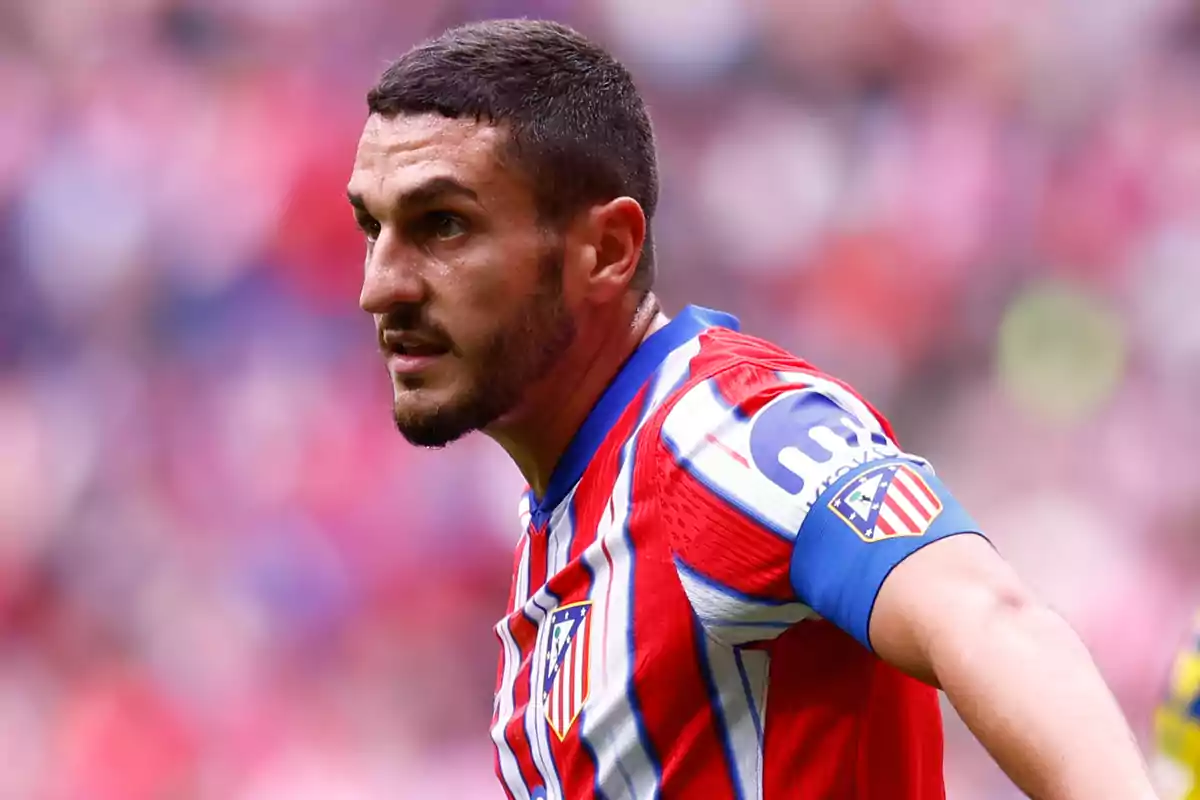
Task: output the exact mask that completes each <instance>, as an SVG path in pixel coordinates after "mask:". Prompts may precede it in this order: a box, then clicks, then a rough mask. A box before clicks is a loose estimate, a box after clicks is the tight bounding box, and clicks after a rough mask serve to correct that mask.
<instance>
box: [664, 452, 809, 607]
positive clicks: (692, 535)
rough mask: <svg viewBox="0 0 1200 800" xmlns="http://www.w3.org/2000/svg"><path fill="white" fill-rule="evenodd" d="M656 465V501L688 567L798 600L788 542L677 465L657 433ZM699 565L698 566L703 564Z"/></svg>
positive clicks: (740, 587)
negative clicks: (794, 587)
mask: <svg viewBox="0 0 1200 800" xmlns="http://www.w3.org/2000/svg"><path fill="white" fill-rule="evenodd" d="M655 438H656V440H657V442H656V444H657V449H658V452H657V457H654V458H653V459H651V458H650V456H649V454H648V456H647V460H653V466H652V468H655V469H658V470H660V476H659V480H658V485H657V494H656V501H657V503H658V507H659V510H660V511H661V513H662V514H663V516H664V517H665V518H666V520H668V524H667V525H666V526H665V527H666V528H667V529H668V530H669V531H670V538H671V545H672V548H673V550H674V552H675V554H677V555H678V556H679V557H680V558H682V559H683V560H684V562H686V563H687V564H688V566H689V567H692V568H693V569H696V570H697V571H698V572H700V573H701V574H702V575H704V576H705V577H707V578H710V579H712V580H714V581H716V582H717V583H720V584H723V585H725V586H728V587H729V588H731V589H734V590H736V591H738V592H741V593H742V594H747V595H751V596H752V597H762V598H767V599H771V600H778V601H782V602H791V601H794V600H795V599H796V593H795V590H793V589H792V583H791V576H790V573H789V570H790V565H791V558H792V543H791V542H788V541H785V540H784V539H782V538H780V537H779V536H776V535H775V534H774V533H771V532H770V531H768V530H767V529H766V528H764V527H763V526H762V525H760V524H758V523H757V522H754V521H752V520H751V519H750V518H748V517H747V516H745V515H744V514H742V513H741V512H740V511H738V510H737V509H735V508H734V507H733V506H731V505H729V504H728V503H727V502H725V501H724V500H723V499H721V498H719V497H717V496H716V495H714V494H713V493H712V492H711V491H709V489H708V487H706V486H705V485H704V484H702V483H700V481H698V480H696V479H695V478H693V477H692V476H691V475H690V474H688V473H686V472H684V471H683V470H681V469H675V468H673V465H674V456H672V454H671V453H670V451H669V450H667V448H666V446H665V445H664V444H662V442H661V437H657V436H656V437H655ZM701 565H702V566H701Z"/></svg>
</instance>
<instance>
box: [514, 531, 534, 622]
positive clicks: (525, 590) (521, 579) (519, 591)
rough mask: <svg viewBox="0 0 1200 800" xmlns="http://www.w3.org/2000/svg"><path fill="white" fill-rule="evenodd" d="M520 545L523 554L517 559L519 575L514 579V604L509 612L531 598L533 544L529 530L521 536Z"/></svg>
mask: <svg viewBox="0 0 1200 800" xmlns="http://www.w3.org/2000/svg"><path fill="white" fill-rule="evenodd" d="M518 546H519V547H520V548H521V556H520V558H519V560H518V561H517V577H516V580H514V581H513V604H512V608H510V609H509V610H508V613H509V614H512V613H513V612H515V611H516V610H517V609H518V608H520V607H521V606H523V605H525V601H526V600H528V599H529V553H530V550H531V549H532V547H533V545H532V543H531V542H530V541H529V533H528V532H526V533H525V534H524V535H523V536H522V537H521V543H520V544H519V545H518Z"/></svg>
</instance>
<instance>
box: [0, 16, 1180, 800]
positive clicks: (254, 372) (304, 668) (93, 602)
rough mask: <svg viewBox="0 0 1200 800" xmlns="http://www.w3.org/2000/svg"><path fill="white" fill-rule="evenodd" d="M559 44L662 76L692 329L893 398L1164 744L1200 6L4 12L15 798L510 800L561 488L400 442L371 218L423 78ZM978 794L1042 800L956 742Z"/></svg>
mask: <svg viewBox="0 0 1200 800" xmlns="http://www.w3.org/2000/svg"><path fill="white" fill-rule="evenodd" d="M518 15H528V16H543V17H552V18H556V19H559V20H562V21H564V22H567V23H569V24H572V25H575V26H576V27H578V28H580V29H581V30H583V31H585V32H586V33H588V34H589V35H591V36H593V37H595V38H596V39H597V40H599V41H601V42H602V43H604V44H605V45H607V46H608V47H610V48H611V49H612V50H613V51H614V52H615V53H616V54H617V55H618V56H619V57H620V58H622V59H623V60H624V61H626V63H628V64H629V66H630V67H631V69H632V70H633V72H634V74H635V76H636V77H637V80H638V82H639V85H640V86H641V88H642V89H643V92H644V94H645V96H646V99H647V101H648V103H649V105H650V109H651V113H652V116H653V119H654V122H655V126H656V131H657V134H658V137H659V144H660V153H661V171H662V178H663V195H662V201H661V203H660V211H659V213H658V216H657V218H656V220H655V229H656V236H655V238H656V240H657V243H658V248H659V264H660V270H661V274H660V280H659V286H658V290H659V292H660V294H661V296H662V297H663V299H664V301H665V304H666V306H667V308H668V310H671V311H675V310H678V309H679V308H680V307H681V306H682V305H684V304H685V303H689V302H698V303H701V304H707V305H711V306H716V307H720V308H723V309H724V310H727V311H730V312H733V313H735V314H738V315H739V316H740V317H741V318H742V320H743V327H744V328H745V329H746V330H748V331H749V332H751V333H754V334H758V335H762V336H765V337H768V338H772V339H775V340H777V341H779V342H780V343H781V344H783V345H785V346H787V347H788V348H790V349H792V350H794V351H795V352H797V353H798V354H800V355H802V356H804V357H806V358H808V359H810V360H811V361H813V362H814V363H815V364H817V365H818V366H819V367H821V368H822V369H824V370H826V371H829V372H832V373H834V374H836V375H838V376H839V377H841V378H844V379H846V380H848V381H850V382H851V383H853V384H854V385H855V386H856V387H857V388H859V389H860V390H861V391H862V392H863V393H864V394H865V395H866V396H867V397H868V399H870V400H871V401H872V402H873V403H874V404H875V405H877V406H878V407H879V408H880V409H881V410H882V411H883V412H884V413H885V414H887V415H888V416H889V417H890V418H891V419H892V420H893V422H894V423H895V424H896V428H897V430H898V432H899V437H900V440H901V444H902V445H903V446H905V447H906V448H907V449H909V450H911V451H913V452H916V453H920V454H921V455H924V456H926V457H928V458H930V459H931V460H932V461H933V463H934V464H935V465H936V466H937V468H938V471H939V473H940V475H941V476H942V477H943V479H944V480H945V481H946V483H947V484H948V485H949V486H950V487H951V489H952V490H953V491H954V493H955V495H956V496H957V497H959V498H960V499H961V500H962V501H963V502H964V503H965V504H966V506H967V507H968V508H969V509H970V510H971V513H972V515H973V516H974V517H975V518H977V519H978V520H979V521H980V522H981V523H982V524H983V525H984V526H985V528H986V529H987V531H988V532H989V534H990V536H991V538H992V540H993V541H994V542H995V543H996V545H997V546H998V547H999V548H1000V550H1001V552H1002V553H1003V554H1004V555H1005V556H1006V557H1007V558H1009V559H1010V560H1011V561H1012V562H1013V563H1014V564H1015V565H1016V566H1017V568H1018V569H1019V570H1020V571H1021V573H1022V574H1023V575H1024V576H1025V577H1026V578H1027V579H1028V580H1029V581H1030V583H1032V584H1033V586H1034V587H1035V588H1036V589H1037V590H1038V591H1039V592H1040V593H1041V594H1042V595H1043V596H1045V597H1046V598H1047V599H1048V600H1049V601H1050V602H1051V603H1052V604H1053V605H1054V606H1055V607H1056V608H1058V609H1059V610H1060V611H1061V612H1062V613H1063V614H1064V615H1065V616H1066V617H1067V618H1068V619H1069V620H1070V622H1071V623H1072V624H1073V625H1075V627H1076V628H1077V629H1078V630H1079V631H1080V633H1081V635H1082V636H1083V637H1084V639H1085V640H1086V642H1087V643H1088V645H1089V647H1090V648H1091V649H1092V652H1093V653H1094V655H1095V657H1096V659H1097V661H1098V663H1099V665H1100V667H1101V669H1102V671H1103V673H1104V675H1105V677H1106V678H1107V680H1108V681H1109V683H1110V685H1111V686H1112V687H1113V689H1114V691H1115V692H1116V694H1117V697H1118V699H1119V700H1120V702H1121V703H1122V706H1123V707H1124V709H1125V710H1126V712H1127V714H1128V715H1129V717H1130V719H1131V721H1132V723H1133V725H1134V726H1135V728H1136V730H1137V732H1138V734H1139V736H1140V737H1142V741H1143V743H1144V745H1145V746H1146V748H1147V751H1149V750H1150V749H1151V747H1152V745H1153V744H1154V739H1153V734H1154V709H1155V708H1156V706H1157V705H1158V703H1159V702H1160V700H1161V687H1162V686H1163V684H1164V681H1165V679H1166V676H1167V674H1168V672H1169V669H1170V665H1171V663H1172V658H1173V651H1174V648H1175V645H1176V644H1177V642H1178V638H1179V633H1180V631H1183V630H1186V629H1187V625H1188V620H1189V615H1190V614H1191V610H1192V609H1193V608H1195V607H1196V606H1197V605H1198V604H1200V581H1197V578H1196V576H1197V575H1200V470H1198V469H1197V468H1196V464H1197V455H1198V454H1200V421H1198V420H1200V415H1198V414H1197V413H1196V409H1197V408H1198V407H1200V313H1198V309H1200V4H1197V3H1195V2H1191V1H1190V0H1043V2H1038V3H1020V2H1011V0H972V2H962V1H961V0H838V2H829V1H828V0H821V1H819V2H818V0H811V1H810V0H654V2H645V1H644V0H577V1H574V2H572V1H569V0H424V1H423V2H394V1H392V0H359V1H358V2H354V3H346V2H339V1H338V0H104V2H90V1H89V0H7V2H4V3H2V4H0V98H3V100H2V102H0V107H2V109H3V111H2V115H3V119H4V122H3V124H2V125H0V753H2V754H4V768H3V769H0V798H16V799H17V800H26V799H27V798H31V799H34V800H38V799H40V798H50V799H54V798H87V800H110V799H111V800H126V799H127V798H128V799H130V800H139V798H156V799H157V798H164V797H170V798H180V799H188V800H190V799H191V798H218V799H219V800H273V799H274V798H286V799H287V800H308V799H309V798H312V799H313V800H316V799H318V798H319V800H340V798H355V800H362V799H365V800H371V799H372V798H388V799H389V800H391V799H392V798H397V797H414V798H415V797H438V798H467V799H473V798H491V797H499V796H500V793H499V788H498V786H497V785H496V784H495V783H494V781H493V779H492V777H491V764H492V755H491V751H490V749H489V743H488V737H487V729H488V725H489V722H490V717H491V692H492V686H493V683H494V679H495V669H496V656H497V652H498V650H497V648H498V645H497V643H496V642H495V640H494V638H493V636H492V633H491V625H492V624H493V622H494V621H495V620H496V619H498V618H499V617H500V616H501V613H502V609H503V606H504V599H505V596H506V592H507V587H508V583H509V577H510V576H509V570H510V568H511V563H512V560H511V558H512V554H511V548H512V546H513V544H514V542H515V540H516V537H517V535H518V533H519V527H518V522H517V519H516V507H517V497H518V492H519V489H520V486H521V481H520V478H519V476H518V475H517V474H516V473H515V470H514V469H513V468H512V467H511V465H510V464H509V463H508V461H507V460H506V458H505V457H504V456H503V454H502V453H501V452H500V451H499V450H498V449H497V448H495V447H494V446H493V445H491V444H490V443H489V442H487V441H486V440H483V439H481V438H472V439H470V440H468V441H465V442H463V443H461V444H458V445H455V446H454V447H452V448H450V449H448V450H446V451H444V452H436V453H426V452H419V451H415V450H413V449H411V448H409V447H408V446H406V445H405V444H404V443H403V441H402V440H401V439H400V437H399V436H398V435H397V434H396V433H395V432H394V431H393V429H392V425H391V422H390V417H389V401H390V390H389V388H388V384H387V380H386V377H385V374H384V370H383V366H382V364H381V363H380V359H379V357H378V355H377V354H376V353H375V344H374V340H373V335H372V330H371V324H370V321H369V319H368V318H367V316H366V315H365V314H363V313H362V312H360V311H358V310H357V308H356V301H357V292H358V281H359V278H360V274H361V264H362V256H363V245H362V242H361V241H360V240H359V236H358V235H357V234H356V232H355V230H354V226H353V223H352V218H351V214H350V212H349V210H348V209H347V208H346V204H345V199H344V186H345V180H346V178H347V176H348V171H349V166H350V162H351V158H352V154H353V151H354V146H355V142H356V139H357V136H358V133H359V129H360V126H361V124H362V122H363V119H364V114H365V102H364V95H365V92H366V90H367V88H369V86H370V85H371V83H372V82H373V81H374V79H375V78H376V76H377V75H378V73H379V72H380V71H381V70H382V69H383V67H384V66H385V65H386V64H387V62H388V61H389V59H391V58H393V57H395V56H397V55H399V54H400V53H401V52H402V51H403V50H405V49H406V48H407V47H409V46H410V45H412V44H414V43H415V42H417V41H418V40H419V39H421V38H423V37H425V36H427V35H430V34H432V33H436V32H438V31H440V30H442V29H443V28H445V27H447V26H449V25H452V24H455V23H458V22H463V21H466V20H469V19H476V18H481V17H495V16H518ZM1161 722H1162V724H1163V726H1164V727H1162V728H1161V733H1162V735H1163V736H1164V737H1165V738H1164V741H1166V740H1171V741H1183V740H1176V739H1174V737H1173V736H1172V735H1170V734H1169V731H1168V728H1169V727H1170V720H1169V714H1166V715H1164V716H1163V717H1162V718H1161ZM1185 738H1186V737H1185ZM1193 744H1194V742H1193ZM1181 746H1184V745H1181ZM1186 746H1187V747H1191V746H1193V745H1192V744H1187V745H1186ZM946 772H947V781H948V784H949V794H950V797H951V798H952V800H1007V799H1008V798H1014V797H1017V794H1016V792H1015V790H1014V789H1013V788H1012V786H1011V785H1010V784H1009V783H1008V782H1007V781H1006V780H1005V779H1004V778H1003V776H1002V775H1000V773H999V772H998V770H996V768H995V767H994V766H993V765H992V764H991V762H990V760H989V759H988V758H987V757H986V755H985V754H984V753H983V752H982V751H981V750H980V748H979V747H978V745H976V744H975V743H974V742H973V740H972V739H971V738H970V737H969V736H968V735H967V734H966V732H965V731H964V729H963V728H962V726H961V725H960V724H959V723H958V722H957V721H956V720H955V718H954V717H953V715H952V714H951V713H949V712H948V742H947V766H946Z"/></svg>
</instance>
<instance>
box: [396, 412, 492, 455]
mask: <svg viewBox="0 0 1200 800" xmlns="http://www.w3.org/2000/svg"><path fill="white" fill-rule="evenodd" d="M395 422H396V430H398V431H400V435H401V436H403V437H404V438H405V440H406V441H408V443H409V444H412V445H416V446H417V447H431V448H438V447H445V446H446V445H448V444H450V443H451V442H455V441H457V440H459V439H461V438H462V437H464V436H466V435H467V434H468V433H470V432H471V431H472V430H474V428H471V427H464V426H462V425H459V424H455V422H454V421H453V420H448V419H442V418H441V415H439V414H431V415H423V416H414V415H410V414H403V415H401V414H399V413H397V414H396V415H395Z"/></svg>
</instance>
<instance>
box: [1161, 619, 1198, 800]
mask: <svg viewBox="0 0 1200 800" xmlns="http://www.w3.org/2000/svg"><path fill="white" fill-rule="evenodd" d="M1154 728H1155V731H1154V732H1155V739H1156V742H1155V745H1156V746H1155V758H1154V759H1153V764H1152V766H1153V772H1154V779H1155V783H1156V784H1157V788H1158V789H1159V793H1160V795H1161V796H1162V797H1163V798H1164V800H1200V614H1197V616H1196V621H1195V625H1194V627H1193V630H1192V633H1191V635H1190V636H1189V637H1188V641H1187V643H1186V645H1185V646H1184V647H1183V649H1182V650H1181V651H1180V653H1179V656H1178V657H1177V658H1176V659H1175V665H1174V668H1173V669H1172V671H1171V682H1170V687H1169V689H1168V692H1167V696H1166V699H1165V701H1164V702H1163V704H1162V706H1161V707H1159V709H1158V710H1157V712H1156V713H1155V718H1154Z"/></svg>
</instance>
